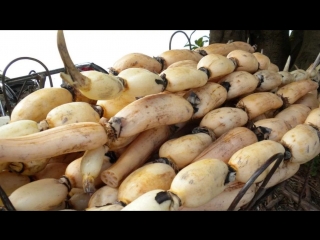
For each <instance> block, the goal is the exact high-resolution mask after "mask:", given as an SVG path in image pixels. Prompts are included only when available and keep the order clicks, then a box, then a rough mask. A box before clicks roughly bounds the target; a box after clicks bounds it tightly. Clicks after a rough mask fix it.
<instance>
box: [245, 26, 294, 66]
mask: <svg viewBox="0 0 320 240" xmlns="http://www.w3.org/2000/svg"><path fill="white" fill-rule="evenodd" d="M251 39H252V40H251V42H250V43H251V44H256V45H257V50H256V51H257V52H261V51H262V50H263V54H265V55H266V56H268V57H269V58H270V61H271V62H272V63H274V64H276V65H277V66H278V67H279V70H280V71H282V70H283V68H284V66H285V64H286V62H287V59H288V56H289V55H290V50H291V48H290V40H289V30H252V31H251Z"/></svg>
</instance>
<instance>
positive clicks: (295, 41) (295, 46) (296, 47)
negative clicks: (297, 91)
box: [289, 30, 304, 70]
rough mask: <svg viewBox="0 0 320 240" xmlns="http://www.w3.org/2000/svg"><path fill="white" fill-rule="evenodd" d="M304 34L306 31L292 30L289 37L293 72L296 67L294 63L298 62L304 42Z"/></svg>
mask: <svg viewBox="0 0 320 240" xmlns="http://www.w3.org/2000/svg"><path fill="white" fill-rule="evenodd" d="M303 32H304V30H292V32H291V35H290V37H289V40H290V46H291V51H290V56H291V61H290V66H289V70H292V68H293V66H294V62H295V61H296V59H297V57H298V54H299V52H300V49H301V46H302V41H303Z"/></svg>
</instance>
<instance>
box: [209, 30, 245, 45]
mask: <svg viewBox="0 0 320 240" xmlns="http://www.w3.org/2000/svg"><path fill="white" fill-rule="evenodd" d="M209 37H210V40H209V44H212V43H227V42H228V41H230V40H233V41H243V42H247V39H248V37H249V30H210V36H209Z"/></svg>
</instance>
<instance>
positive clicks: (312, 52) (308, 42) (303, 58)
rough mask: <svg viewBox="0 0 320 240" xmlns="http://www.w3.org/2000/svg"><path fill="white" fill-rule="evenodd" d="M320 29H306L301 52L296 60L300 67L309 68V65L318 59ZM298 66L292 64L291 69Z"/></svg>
mask: <svg viewBox="0 0 320 240" xmlns="http://www.w3.org/2000/svg"><path fill="white" fill-rule="evenodd" d="M319 40H320V30H304V31H303V41H302V45H301V49H300V51H299V54H298V56H297V58H296V60H295V61H294V65H296V66H297V67H298V68H300V69H303V70H307V69H308V67H309V66H310V65H311V64H312V63H313V62H314V61H315V60H316V58H317V56H318V54H319V52H320V41H319ZM295 69H296V68H295V67H294V66H292V69H291V70H295Z"/></svg>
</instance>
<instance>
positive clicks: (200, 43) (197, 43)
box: [184, 36, 209, 50]
mask: <svg viewBox="0 0 320 240" xmlns="http://www.w3.org/2000/svg"><path fill="white" fill-rule="evenodd" d="M204 38H207V39H206V40H204ZM207 42H209V37H208V36H202V37H201V38H199V39H196V40H194V43H195V44H192V43H191V50H194V49H196V48H199V47H203V46H204V44H205V43H207ZM184 47H189V48H190V44H189V42H187V43H186V44H185V45H184Z"/></svg>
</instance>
